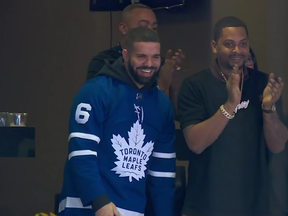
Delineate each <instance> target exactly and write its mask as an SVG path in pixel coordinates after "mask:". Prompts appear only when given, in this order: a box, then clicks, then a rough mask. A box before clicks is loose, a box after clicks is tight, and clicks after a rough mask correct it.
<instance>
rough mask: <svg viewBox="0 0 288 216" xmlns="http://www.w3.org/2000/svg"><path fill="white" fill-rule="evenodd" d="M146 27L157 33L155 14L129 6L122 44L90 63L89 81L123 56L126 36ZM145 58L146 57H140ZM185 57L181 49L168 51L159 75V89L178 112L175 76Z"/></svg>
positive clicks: (124, 16)
mask: <svg viewBox="0 0 288 216" xmlns="http://www.w3.org/2000/svg"><path fill="white" fill-rule="evenodd" d="M138 26H145V27H147V28H150V29H152V30H154V31H156V32H157V28H158V24H157V19H156V16H155V14H154V12H153V11H152V10H151V8H149V7H148V6H146V5H143V4H131V5H129V6H127V7H126V8H125V9H124V10H123V12H122V17H121V22H120V24H119V30H120V33H121V36H122V39H121V42H120V43H119V44H118V45H117V46H116V47H113V48H111V49H109V50H105V51H102V52H100V53H98V54H97V55H96V56H94V58H93V59H92V60H91V62H90V63H89V67H88V74H87V80H89V79H92V78H94V77H95V76H96V74H97V73H98V72H99V71H100V70H101V69H102V67H103V66H104V64H105V62H106V61H107V62H109V63H114V62H115V61H116V60H117V59H118V58H120V57H121V56H122V49H123V48H125V35H126V34H127V32H128V31H129V30H130V29H132V28H135V27H138ZM139 58H144V56H141V57H140V56H139ZM184 59H185V56H184V54H183V52H182V50H181V49H178V51H177V52H175V53H173V52H172V50H168V52H167V54H166V57H165V58H164V59H162V67H161V69H160V73H159V79H158V88H159V89H160V90H162V91H163V92H165V94H166V95H167V96H169V97H170V99H171V100H172V102H173V104H174V106H175V110H176V108H177V107H176V100H177V95H178V90H179V86H178V85H179V84H178V82H177V79H175V76H177V74H178V73H177V72H178V71H180V70H181V67H182V64H183V61H184Z"/></svg>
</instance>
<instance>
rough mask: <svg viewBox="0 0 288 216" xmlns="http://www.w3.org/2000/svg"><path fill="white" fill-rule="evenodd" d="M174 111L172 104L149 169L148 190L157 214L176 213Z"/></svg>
mask: <svg viewBox="0 0 288 216" xmlns="http://www.w3.org/2000/svg"><path fill="white" fill-rule="evenodd" d="M174 138H175V123H174V111H173V107H172V104H171V105H170V110H169V114H168V116H167V117H166V121H165V122H164V127H163V130H162V132H161V133H160V134H159V139H158V140H157V141H156V142H155V145H154V151H153V153H152V157H151V159H150V160H151V161H150V166H149V170H148V185H147V186H148V190H149V192H150V194H151V199H152V203H153V207H154V212H155V216H162V215H165V216H173V215H174V192H175V169H176V154H175V148H174Z"/></svg>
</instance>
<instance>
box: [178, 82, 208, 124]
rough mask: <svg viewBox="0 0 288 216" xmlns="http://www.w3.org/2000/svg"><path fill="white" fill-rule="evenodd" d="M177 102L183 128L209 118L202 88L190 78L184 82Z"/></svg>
mask: <svg viewBox="0 0 288 216" xmlns="http://www.w3.org/2000/svg"><path fill="white" fill-rule="evenodd" d="M177 104H178V110H177V113H178V119H179V122H180V125H181V128H182V129H184V128H186V127H187V126H190V125H195V124H198V123H200V122H202V121H205V120H206V119H208V118H209V115H208V111H207V109H206V106H205V102H204V99H203V95H202V93H201V90H200V88H199V86H197V84H196V83H195V82H193V81H192V80H190V78H187V79H186V80H185V81H184V82H183V83H182V85H181V87H180V91H179V94H178V103H177Z"/></svg>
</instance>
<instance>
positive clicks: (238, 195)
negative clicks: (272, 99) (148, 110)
mask: <svg viewBox="0 0 288 216" xmlns="http://www.w3.org/2000/svg"><path fill="white" fill-rule="evenodd" d="M248 73H249V78H248V79H247V80H245V81H244V85H243V92H242V100H241V102H243V101H248V100H249V105H248V107H247V108H246V109H245V108H243V109H241V110H238V112H237V113H236V116H235V118H234V119H232V120H230V121H229V122H228V124H227V126H226V127H225V129H224V130H223V132H222V134H221V135H220V136H219V138H218V139H217V140H216V141H215V142H214V143H213V144H212V145H211V146H209V147H208V148H207V149H205V150H204V151H203V152H202V153H201V154H194V153H192V154H191V159H190V163H189V170H188V172H189V178H188V184H187V194H186V199H185V203H184V209H183V214H186V215H197V216H250V215H251V216H263V215H269V210H268V204H269V203H268V166H267V164H268V148H267V147H266V144H265V141H264V135H263V116H262V110H261V95H262V93H263V90H264V88H265V87H266V84H267V80H268V75H267V74H265V73H262V72H259V71H253V70H249V69H248ZM227 98H228V94H227V89H226V84H225V82H222V81H221V80H219V79H218V78H216V77H215V76H214V75H213V74H212V72H211V70H210V69H207V70H204V71H201V72H199V73H197V74H194V75H192V76H190V77H188V78H187V79H186V80H185V81H184V82H183V84H182V86H181V89H180V92H179V95H178V115H179V119H180V124H181V128H182V129H184V128H185V127H187V126H189V125H194V124H197V123H200V122H202V121H205V120H207V119H209V118H210V117H212V116H213V115H214V114H215V113H216V112H217V110H219V107H220V106H221V105H222V104H224V103H225V102H226V101H227ZM276 106H277V109H278V111H279V113H281V118H282V119H283V110H282V103H281V100H279V102H278V103H277V105H276Z"/></svg>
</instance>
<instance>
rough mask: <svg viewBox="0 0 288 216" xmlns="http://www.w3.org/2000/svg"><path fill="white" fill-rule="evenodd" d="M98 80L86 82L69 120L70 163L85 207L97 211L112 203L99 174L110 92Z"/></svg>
mask: <svg viewBox="0 0 288 216" xmlns="http://www.w3.org/2000/svg"><path fill="white" fill-rule="evenodd" d="M105 92H106V91H105V90H103V89H101V87H100V86H97V85H95V84H94V83H86V84H84V86H83V87H82V88H81V90H80V91H79V93H78V94H77V95H76V97H75V98H74V101H73V105H72V110H71V116H70V122H69V138H68V141H69V151H68V154H69V155H68V163H69V164H70V166H71V170H72V178H73V182H74V186H75V187H76V191H77V193H78V194H79V196H80V199H81V201H82V203H83V206H89V205H92V206H93V209H94V210H95V211H96V210H98V209H99V208H101V207H102V206H104V205H106V204H108V203H109V202H110V201H109V198H108V196H107V195H106V192H105V189H104V187H103V184H102V179H101V177H100V175H99V169H98V162H97V149H98V144H99V142H100V141H101V137H102V130H103V126H102V124H103V121H104V120H105V115H106V113H105V112H106V106H107V104H106V103H107V102H106V101H107V98H108V95H107V94H105Z"/></svg>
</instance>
